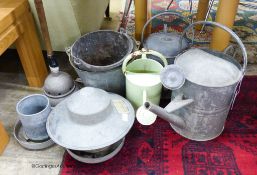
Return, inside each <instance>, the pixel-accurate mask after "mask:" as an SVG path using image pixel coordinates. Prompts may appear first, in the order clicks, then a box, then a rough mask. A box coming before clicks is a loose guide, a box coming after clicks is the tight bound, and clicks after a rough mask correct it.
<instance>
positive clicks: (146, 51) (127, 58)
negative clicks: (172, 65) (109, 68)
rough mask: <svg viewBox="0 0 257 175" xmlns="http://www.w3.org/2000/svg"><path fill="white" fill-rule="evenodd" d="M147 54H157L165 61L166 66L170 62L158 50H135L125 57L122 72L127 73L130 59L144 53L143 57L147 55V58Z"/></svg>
mask: <svg viewBox="0 0 257 175" xmlns="http://www.w3.org/2000/svg"><path fill="white" fill-rule="evenodd" d="M147 54H149V55H154V56H157V57H158V58H160V60H161V61H162V62H163V64H164V66H167V65H168V62H167V60H166V58H165V57H164V56H163V55H162V54H160V53H159V52H156V51H153V50H139V51H136V52H133V53H131V54H129V55H128V56H127V57H126V58H125V60H124V61H123V64H122V72H123V73H124V74H125V73H126V68H127V64H128V62H129V61H131V60H132V59H134V58H135V57H136V56H139V55H142V57H141V58H144V57H145V58H146V59H147V57H146V55H147Z"/></svg>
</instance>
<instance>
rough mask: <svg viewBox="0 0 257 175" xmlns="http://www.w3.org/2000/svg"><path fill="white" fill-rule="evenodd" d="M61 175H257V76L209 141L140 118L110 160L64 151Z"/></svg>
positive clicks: (245, 84) (247, 82) (245, 86)
mask: <svg viewBox="0 0 257 175" xmlns="http://www.w3.org/2000/svg"><path fill="white" fill-rule="evenodd" d="M60 174H61V175H69V174H74V175H83V174H87V175H128V174H131V175H162V174H169V175H182V174H185V175H257V77H246V78H245V79H244V81H243V85H242V88H241V92H240V94H239V95H238V97H237V100H236V102H235V104H234V108H233V110H232V111H230V113H229V116H228V120H227V122H226V126H225V130H224V132H223V133H222V135H221V136H219V137H218V138H216V139H214V140H212V141H207V142H196V141H190V140H188V139H185V138H183V137H182V136H180V135H178V134H177V133H175V132H174V131H173V130H172V129H171V127H170V125H169V124H168V123H167V122H165V121H163V120H161V119H159V120H157V122H155V124H154V125H152V126H148V127H147V126H142V125H140V124H138V123H137V122H136V123H135V124H134V127H133V128H132V130H131V131H130V132H129V134H128V136H127V137H126V142H125V145H124V147H123V148H122V150H121V151H120V153H119V154H118V155H116V156H115V157H114V158H112V159H111V160H108V161H106V162H104V163H100V164H95V165H89V164H83V163H80V162H78V161H76V160H74V159H73V158H71V157H70V156H69V155H68V154H67V153H66V154H65V155H64V159H63V165H62V169H61V172H60Z"/></svg>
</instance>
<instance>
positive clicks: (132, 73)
mask: <svg viewBox="0 0 257 175" xmlns="http://www.w3.org/2000/svg"><path fill="white" fill-rule="evenodd" d="M149 55H152V56H155V57H156V58H158V59H160V60H161V62H162V63H163V65H161V64H160V63H159V62H157V61H155V60H153V59H150V58H149ZM166 65H167V60H166V59H165V57H164V56H163V55H162V54H160V53H158V52H156V51H152V50H149V51H146V50H142V51H136V52H134V53H132V54H130V55H128V56H127V57H126V58H125V60H124V62H123V64H122V72H123V73H124V75H125V77H126V97H127V99H128V100H129V101H130V102H131V103H132V104H133V105H134V107H135V108H138V107H139V106H141V105H143V102H144V99H145V100H147V101H150V102H151V103H154V104H159V102H160V97H161V90H162V84H161V81H160V72H161V70H162V69H163V67H164V66H166Z"/></svg>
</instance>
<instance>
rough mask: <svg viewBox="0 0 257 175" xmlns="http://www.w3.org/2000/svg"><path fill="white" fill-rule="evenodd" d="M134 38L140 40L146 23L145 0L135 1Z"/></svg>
mask: <svg viewBox="0 0 257 175" xmlns="http://www.w3.org/2000/svg"><path fill="white" fill-rule="evenodd" d="M134 3H135V38H136V40H138V41H139V40H140V39H141V32H142V29H143V27H144V25H145V23H146V21H147V0H135V1H134Z"/></svg>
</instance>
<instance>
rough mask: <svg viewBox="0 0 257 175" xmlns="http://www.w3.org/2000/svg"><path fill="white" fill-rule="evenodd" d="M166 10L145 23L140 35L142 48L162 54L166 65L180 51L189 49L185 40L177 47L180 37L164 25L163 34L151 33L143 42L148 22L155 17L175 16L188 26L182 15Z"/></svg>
mask: <svg viewBox="0 0 257 175" xmlns="http://www.w3.org/2000/svg"><path fill="white" fill-rule="evenodd" d="M190 2H191V1H190ZM171 3H172V2H171ZM168 8H169V7H168ZM168 8H167V9H166V11H165V12H163V13H159V14H157V15H155V16H153V17H151V18H150V19H149V20H148V21H147V22H146V23H145V25H144V27H143V30H142V34H141V43H142V45H143V47H144V48H146V49H151V50H154V51H157V52H159V53H161V54H163V55H164V56H165V57H166V58H167V60H168V63H169V64H173V62H174V59H175V56H177V55H178V54H179V53H180V52H181V51H183V50H185V49H186V48H188V47H189V43H188V40H187V39H186V38H183V39H182V47H179V44H178V43H179V40H180V36H181V35H179V34H178V33H176V32H168V31H167V24H164V31H163V32H158V33H152V34H151V35H150V36H148V38H147V39H145V40H144V33H145V30H146V28H147V26H148V25H149V24H150V22H151V21H152V20H154V19H156V18H157V17H160V16H165V15H169V16H171V15H172V16H177V17H179V18H181V19H182V20H183V21H184V22H185V23H186V24H187V26H188V25H189V24H190V22H189V21H188V20H187V19H185V18H184V17H183V16H182V15H180V14H178V13H175V12H168V11H167V10H168ZM190 9H192V3H190ZM190 11H191V10H190Z"/></svg>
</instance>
